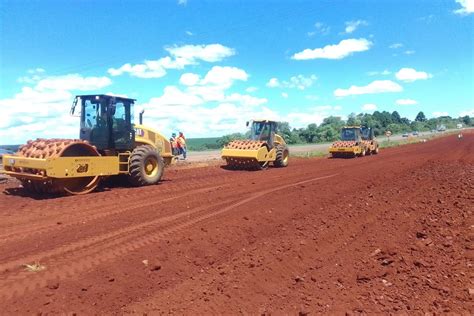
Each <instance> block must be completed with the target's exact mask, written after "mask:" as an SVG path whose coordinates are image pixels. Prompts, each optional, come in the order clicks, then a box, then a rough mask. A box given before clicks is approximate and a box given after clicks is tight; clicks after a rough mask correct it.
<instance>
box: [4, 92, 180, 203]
mask: <svg viewBox="0 0 474 316" xmlns="http://www.w3.org/2000/svg"><path fill="white" fill-rule="evenodd" d="M135 101H136V100H134V99H129V98H122V97H117V96H109V95H80V96H76V98H75V99H74V102H73V104H72V106H71V114H72V115H74V114H75V113H76V112H80V114H78V116H80V131H79V138H80V139H37V140H35V141H28V142H27V144H25V145H23V146H21V147H20V149H19V150H18V152H17V153H16V154H14V155H4V156H3V167H4V171H3V172H4V173H5V174H7V175H10V176H12V177H15V178H17V179H19V180H20V181H21V183H22V185H23V187H24V188H25V189H27V190H29V191H32V192H35V193H41V194H43V193H50V194H85V193H89V192H91V191H93V190H94V189H95V188H96V187H97V185H98V184H99V182H100V180H101V179H102V178H105V177H108V176H115V175H126V176H128V179H129V181H130V183H131V184H132V185H135V186H143V185H151V184H155V183H158V181H160V179H161V177H162V175H163V170H164V167H165V165H169V164H171V163H173V162H174V161H175V157H174V156H173V154H172V152H171V145H170V142H169V141H168V139H167V138H166V137H165V136H163V135H162V134H160V133H159V132H157V131H155V130H153V129H151V128H149V127H146V126H143V125H142V121H143V111H142V112H141V113H140V124H138V125H134V124H133V116H134V113H133V105H134V103H135ZM76 107H78V108H79V109H80V111H76Z"/></svg>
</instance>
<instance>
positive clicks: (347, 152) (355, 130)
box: [329, 126, 379, 157]
mask: <svg viewBox="0 0 474 316" xmlns="http://www.w3.org/2000/svg"><path fill="white" fill-rule="evenodd" d="M329 153H330V154H331V156H332V157H357V156H359V157H363V156H365V155H370V154H374V155H375V154H378V153H379V143H378V142H377V140H376V138H375V136H374V131H373V129H372V128H370V127H361V126H345V127H343V128H342V130H341V139H340V140H338V141H335V142H334V143H332V145H331V147H329Z"/></svg>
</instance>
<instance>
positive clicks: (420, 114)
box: [415, 111, 426, 122]
mask: <svg viewBox="0 0 474 316" xmlns="http://www.w3.org/2000/svg"><path fill="white" fill-rule="evenodd" d="M415 121H417V122H426V116H425V113H423V112H421V111H420V112H418V114H417V115H416V118H415Z"/></svg>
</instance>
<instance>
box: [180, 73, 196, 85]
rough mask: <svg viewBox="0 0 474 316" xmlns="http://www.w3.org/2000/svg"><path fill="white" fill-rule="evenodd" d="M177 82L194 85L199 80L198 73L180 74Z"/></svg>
mask: <svg viewBox="0 0 474 316" xmlns="http://www.w3.org/2000/svg"><path fill="white" fill-rule="evenodd" d="M179 82H180V83H181V84H184V85H185V86H194V85H196V84H197V83H198V82H199V75H196V74H193V73H185V74H182V75H181V78H180V79H179Z"/></svg>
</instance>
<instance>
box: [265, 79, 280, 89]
mask: <svg viewBox="0 0 474 316" xmlns="http://www.w3.org/2000/svg"><path fill="white" fill-rule="evenodd" d="M267 87H269V88H278V87H280V81H278V78H271V79H270V80H269V81H268V82H267Z"/></svg>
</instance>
